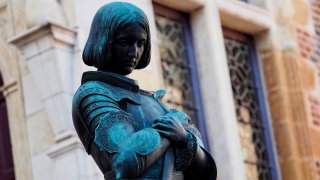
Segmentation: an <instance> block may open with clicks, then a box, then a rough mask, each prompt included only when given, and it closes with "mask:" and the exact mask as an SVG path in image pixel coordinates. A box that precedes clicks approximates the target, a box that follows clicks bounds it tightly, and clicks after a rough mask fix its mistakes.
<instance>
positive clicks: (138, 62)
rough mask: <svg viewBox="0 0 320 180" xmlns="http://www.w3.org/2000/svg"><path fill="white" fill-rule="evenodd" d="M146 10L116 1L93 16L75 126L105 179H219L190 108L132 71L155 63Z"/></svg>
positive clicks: (74, 110) (74, 108)
mask: <svg viewBox="0 0 320 180" xmlns="http://www.w3.org/2000/svg"><path fill="white" fill-rule="evenodd" d="M150 49H151V45H150V31H149V24H148V20H147V17H146V15H145V14H144V12H143V11H142V10H141V9H139V8H137V7H136V6H134V5H132V4H129V3H122V2H121V3H120V2H114V3H110V4H107V5H105V6H103V7H102V8H100V9H99V10H98V12H97V14H96V15H95V17H94V20H93V22H92V25H91V30H90V34H89V38H88V41H87V44H86V46H85V49H84V52H83V60H84V62H85V63H86V64H87V65H90V66H95V67H96V68H97V69H98V71H90V72H85V73H84V74H83V77H82V82H81V86H80V87H79V89H78V90H77V92H76V93H75V95H74V99H73V106H72V113H73V114H72V115H73V122H74V126H75V129H76V131H77V133H78V135H79V137H80V140H81V142H82V143H83V145H84V147H85V149H86V151H87V153H88V154H90V155H91V156H92V157H93V159H94V160H95V162H96V164H97V165H98V166H99V168H100V169H101V171H102V173H103V174H104V176H105V179H195V178H196V179H215V178H216V167H215V163H214V160H213V159H212V157H211V155H210V154H209V153H208V152H207V151H206V150H205V149H204V147H203V145H202V142H201V137H200V133H199V132H198V130H197V129H196V128H195V126H194V125H193V124H192V123H191V121H190V118H189V117H188V115H186V114H185V113H184V112H179V111H177V110H175V109H170V108H168V107H166V105H164V104H163V103H162V101H161V99H162V97H163V96H164V95H165V91H164V90H159V91H155V92H150V91H145V90H142V89H140V88H139V86H138V84H137V82H136V81H135V80H132V79H130V78H128V77H126V75H128V74H130V73H131V72H132V71H133V70H134V69H142V68H144V67H146V66H147V65H148V64H149V62H150Z"/></svg>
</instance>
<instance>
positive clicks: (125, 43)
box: [117, 39, 129, 46]
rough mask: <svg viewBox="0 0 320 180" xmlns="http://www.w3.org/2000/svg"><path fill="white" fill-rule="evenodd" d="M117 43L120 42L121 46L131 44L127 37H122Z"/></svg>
mask: <svg viewBox="0 0 320 180" xmlns="http://www.w3.org/2000/svg"><path fill="white" fill-rule="evenodd" d="M117 44H119V45H120V46H126V45H128V44H129V41H128V40H126V39H120V40H118V41H117Z"/></svg>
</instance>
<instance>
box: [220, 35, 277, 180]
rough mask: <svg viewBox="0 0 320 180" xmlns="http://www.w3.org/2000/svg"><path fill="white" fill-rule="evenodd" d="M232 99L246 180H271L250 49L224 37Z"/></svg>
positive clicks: (242, 43) (243, 43) (241, 43)
mask: <svg viewBox="0 0 320 180" xmlns="http://www.w3.org/2000/svg"><path fill="white" fill-rule="evenodd" d="M224 41H225V48H226V52H227V59H228V65H229V73H230V78H231V84H232V91H233V98H234V103H235V107H236V114H237V121H238V130H239V133H240V140H241V146H242V157H243V160H244V164H245V172H246V176H247V179H248V180H257V179H261V180H269V179H271V170H270V167H271V166H270V163H269V160H268V153H267V145H266V142H265V137H264V131H265V126H264V124H263V121H262V119H261V111H262V109H261V108H260V106H259V102H258V95H257V91H258V89H257V87H256V83H255V77H254V72H253V71H254V69H253V66H252V63H251V60H252V59H251V56H250V46H249V45H248V44H247V43H245V42H240V41H237V40H235V39H232V38H229V37H225V38H224Z"/></svg>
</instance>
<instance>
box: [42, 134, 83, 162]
mask: <svg viewBox="0 0 320 180" xmlns="http://www.w3.org/2000/svg"><path fill="white" fill-rule="evenodd" d="M76 148H83V145H82V143H81V141H80V139H79V138H76V137H74V136H73V137H70V138H68V139H65V140H64V141H61V142H60V143H58V144H56V145H55V146H53V147H52V148H50V149H49V150H48V151H47V154H48V156H49V157H51V158H55V157H58V156H60V155H62V154H65V152H68V151H71V150H73V149H76Z"/></svg>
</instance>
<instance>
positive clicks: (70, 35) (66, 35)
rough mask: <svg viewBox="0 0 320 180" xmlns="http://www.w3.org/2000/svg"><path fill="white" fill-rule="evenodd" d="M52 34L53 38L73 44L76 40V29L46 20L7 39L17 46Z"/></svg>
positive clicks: (19, 46)
mask: <svg viewBox="0 0 320 180" xmlns="http://www.w3.org/2000/svg"><path fill="white" fill-rule="evenodd" d="M47 35H52V38H53V40H55V41H58V42H63V43H65V44H66V45H69V46H74V45H75V42H76V38H75V36H76V31H75V30H73V29H70V28H67V27H65V26H62V25H59V24H55V23H53V22H46V23H44V24H43V25H40V26H35V27H32V28H30V29H28V30H26V31H25V32H22V33H20V34H18V35H16V36H14V37H13V38H11V39H9V40H8V43H11V44H14V45H16V46H17V47H18V48H21V47H23V46H24V45H26V44H28V43H31V42H33V41H35V40H37V39H39V38H41V37H43V36H47Z"/></svg>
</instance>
